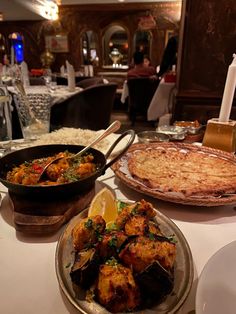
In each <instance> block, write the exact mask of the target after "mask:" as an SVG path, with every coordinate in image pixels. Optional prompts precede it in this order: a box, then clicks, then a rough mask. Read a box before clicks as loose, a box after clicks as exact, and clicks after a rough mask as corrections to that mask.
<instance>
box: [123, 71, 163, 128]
mask: <svg viewBox="0 0 236 314" xmlns="http://www.w3.org/2000/svg"><path fill="white" fill-rule="evenodd" d="M127 84H128V90H129V104H128V106H129V118H130V120H131V122H132V125H134V124H135V121H136V118H137V116H142V117H143V118H144V119H145V120H147V110H148V106H149V104H150V102H151V100H152V97H153V95H154V93H155V91H156V89H157V86H158V84H159V80H157V79H151V78H148V77H138V78H130V79H128V81H127Z"/></svg>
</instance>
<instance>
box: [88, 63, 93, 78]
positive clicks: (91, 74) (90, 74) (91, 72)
mask: <svg viewBox="0 0 236 314" xmlns="http://www.w3.org/2000/svg"><path fill="white" fill-rule="evenodd" d="M88 67H89V71H88V72H89V76H93V66H92V65H91V64H90V65H89V66H88Z"/></svg>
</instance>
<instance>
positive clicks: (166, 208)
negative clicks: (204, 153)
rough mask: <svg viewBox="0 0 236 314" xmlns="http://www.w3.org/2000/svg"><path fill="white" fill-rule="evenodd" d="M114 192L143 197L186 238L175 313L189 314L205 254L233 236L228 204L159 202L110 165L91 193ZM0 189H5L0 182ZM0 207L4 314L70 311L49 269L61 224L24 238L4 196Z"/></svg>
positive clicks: (235, 218)
mask: <svg viewBox="0 0 236 314" xmlns="http://www.w3.org/2000/svg"><path fill="white" fill-rule="evenodd" d="M105 186H107V187H109V188H111V189H113V190H114V192H115V193H116V196H117V198H119V199H123V200H125V199H128V200H133V201H137V200H140V199H141V198H145V199H146V200H147V201H151V202H152V203H153V205H154V206H155V207H156V208H157V209H158V210H159V211H161V212H162V213H163V214H165V215H166V216H168V217H169V218H171V219H172V220H173V221H174V222H175V223H176V225H177V226H178V227H179V228H180V230H181V231H182V232H183V234H184V236H185V237H186V239H187V241H188V243H189V245H190V248H191V251H192V255H193V263H194V282H193V286H192V289H191V292H190V295H189V296H188V298H187V300H186V302H185V304H184V305H183V306H182V308H181V309H180V310H179V312H178V313H181V314H187V313H189V314H190V313H191V314H192V313H194V312H193V310H194V309H195V294H196V287H197V282H198V278H199V276H200V273H201V271H202V269H203V267H204V266H205V264H206V263H207V261H208V260H209V258H210V257H211V256H212V255H213V254H214V253H215V252H216V251H218V250H219V249H220V248H222V247H223V246H224V245H226V244H228V243H230V242H232V241H233V240H235V239H236V211H235V207H234V206H220V207H210V208H207V207H195V206H190V205H180V204H174V203H168V202H163V201H160V200H157V199H153V198H151V197H148V196H144V195H143V194H140V193H138V192H136V191H134V190H131V189H129V188H128V187H127V186H125V185H124V184H122V183H120V181H119V180H118V179H117V178H116V177H115V176H114V174H113V172H112V170H111V169H108V170H107V171H106V174H105V175H104V176H101V177H99V179H98V180H97V181H96V191H99V190H100V189H102V188H103V187H105ZM0 190H1V191H6V188H5V187H3V186H2V185H0ZM2 196H3V197H4V199H3V202H2V205H1V209H0V251H1V257H0V266H1V267H0V281H1V285H0V304H1V306H0V308H1V313H7V314H15V313H17V314H31V313H34V314H42V313H44V314H52V313H57V314H66V313H70V314H76V313H78V311H76V310H75V309H74V308H73V306H72V305H71V304H70V303H69V301H68V300H67V299H66V297H65V296H64V294H63V293H62V292H61V291H60V288H59V283H58V281H57V277H56V272H55V251H56V245H57V241H58V239H59V236H60V234H61V232H62V231H63V228H62V229H61V230H60V231H58V232H57V233H55V234H53V235H51V236H30V235H24V234H21V233H19V232H16V230H15V229H14V226H13V219H12V216H13V215H12V209H11V204H10V202H9V199H8V196H7V195H5V194H4V193H2Z"/></svg>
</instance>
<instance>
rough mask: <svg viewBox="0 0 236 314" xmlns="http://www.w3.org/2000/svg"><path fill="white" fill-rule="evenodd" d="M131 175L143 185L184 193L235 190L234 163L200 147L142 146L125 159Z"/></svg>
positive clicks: (233, 191) (209, 193)
mask: <svg viewBox="0 0 236 314" xmlns="http://www.w3.org/2000/svg"><path fill="white" fill-rule="evenodd" d="M128 168H129V171H130V173H131V175H132V176H133V177H134V178H135V179H137V180H139V181H141V182H142V183H143V184H145V185H146V186H148V187H150V188H153V189H157V190H159V191H162V192H176V193H181V194H184V195H185V196H194V195H195V196H197V195H203V196H204V195H214V196H216V195H221V194H222V193H235V192H236V163H234V162H232V161H230V160H227V159H224V158H219V157H218V156H216V155H211V154H207V153H204V152H201V151H188V150H177V149H164V148H158V149H155V148H153V149H146V150H137V151H133V152H132V154H130V157H129V159H128Z"/></svg>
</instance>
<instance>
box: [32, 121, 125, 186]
mask: <svg viewBox="0 0 236 314" xmlns="http://www.w3.org/2000/svg"><path fill="white" fill-rule="evenodd" d="M120 126H121V123H120V121H118V120H115V121H114V122H113V123H112V124H111V125H110V126H109V127H108V128H107V129H106V130H105V131H104V132H103V133H102V134H100V135H99V136H98V137H96V138H95V140H94V141H93V142H92V143H90V144H89V145H87V146H85V147H84V148H83V149H82V150H80V151H79V152H78V153H76V154H75V155H72V156H68V157H61V156H60V157H57V158H55V159H53V160H51V161H50V162H49V163H47V164H46V165H45V166H44V168H43V170H42V172H41V173H40V175H39V177H38V182H39V181H40V180H41V178H42V176H43V175H44V174H45V172H46V170H47V169H48V167H49V166H50V165H51V164H53V163H54V162H56V161H58V160H60V159H62V158H65V159H67V160H68V159H75V158H78V157H79V156H81V155H82V154H84V153H85V152H87V150H88V149H89V148H90V147H92V146H94V145H95V144H97V143H98V142H100V141H101V140H103V139H104V138H105V137H107V136H108V135H109V134H111V133H113V132H116V131H118V130H119V128H120Z"/></svg>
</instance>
